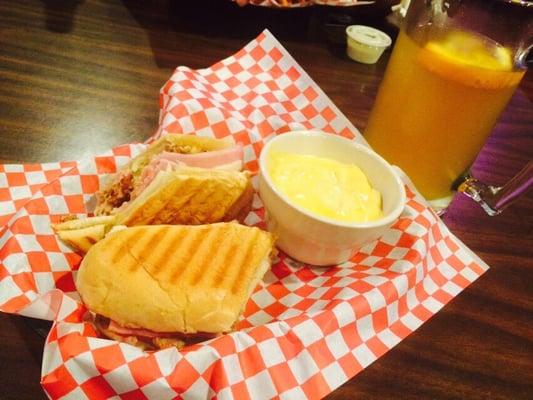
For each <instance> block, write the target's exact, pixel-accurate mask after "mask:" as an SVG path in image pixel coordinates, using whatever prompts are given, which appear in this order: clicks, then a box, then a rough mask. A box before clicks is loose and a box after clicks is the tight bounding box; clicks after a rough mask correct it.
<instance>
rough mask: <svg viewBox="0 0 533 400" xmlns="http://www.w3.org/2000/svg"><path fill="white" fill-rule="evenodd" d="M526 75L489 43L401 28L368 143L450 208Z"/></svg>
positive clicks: (465, 36) (430, 196)
mask: <svg viewBox="0 0 533 400" xmlns="http://www.w3.org/2000/svg"><path fill="white" fill-rule="evenodd" d="M524 73H525V71H514V70H513V58H512V52H511V51H510V50H508V49H507V48H505V47H502V46H500V45H498V44H497V43H495V42H494V41H491V40H490V39H487V38H484V37H480V36H478V35H475V34H472V33H467V32H462V31H449V32H447V33H445V34H442V35H441V36H440V37H430V38H429V39H425V40H424V41H422V40H416V41H415V40H413V39H412V38H411V37H409V36H407V34H406V33H405V32H403V30H402V31H400V34H399V36H398V39H397V42H396V45H395V48H394V50H393V53H392V56H391V59H390V61H389V65H388V67H387V71H386V73H385V77H384V79H383V82H382V83H381V86H380V89H379V92H378V95H377V98H376V102H375V104H374V107H373V109H372V112H371V114H370V119H369V122H368V126H367V129H366V131H365V138H366V139H367V141H368V142H369V143H370V145H371V146H372V147H373V148H374V150H376V151H377V152H378V153H380V154H381V155H382V156H383V157H384V158H386V159H387V160H388V161H389V162H391V163H393V164H396V165H398V166H399V167H400V168H402V169H403V170H404V171H405V172H406V173H407V175H409V177H410V178H411V179H412V180H413V182H414V184H415V185H416V187H417V189H418V190H419V191H420V192H421V193H422V194H423V195H424V196H425V197H426V198H427V199H428V200H438V199H443V201H444V202H446V199H451V196H452V183H453V182H454V181H455V180H456V179H457V178H458V177H459V176H460V175H461V174H462V173H463V172H465V171H466V170H467V169H468V168H469V167H470V165H471V164H472V162H473V161H474V159H475V157H476V155H477V154H478V152H479V151H480V150H481V147H482V146H483V143H484V142H485V139H486V138H487V136H488V135H489V133H490V131H491V129H492V128H493V126H494V125H495V123H496V120H497V118H498V116H499V115H500V113H501V112H502V110H503V109H504V107H505V105H506V104H507V102H508V101H509V99H510V98H511V96H512V94H513V92H514V90H515V89H516V87H517V86H518V84H519V82H520V79H521V78H522V77H523V75H524ZM448 201H449V200H448Z"/></svg>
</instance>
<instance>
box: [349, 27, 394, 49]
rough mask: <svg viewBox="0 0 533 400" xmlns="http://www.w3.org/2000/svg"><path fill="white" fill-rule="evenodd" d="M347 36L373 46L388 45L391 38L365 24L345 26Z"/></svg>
mask: <svg viewBox="0 0 533 400" xmlns="http://www.w3.org/2000/svg"><path fill="white" fill-rule="evenodd" d="M346 34H347V35H348V37H349V38H351V39H353V40H355V41H357V42H359V43H363V44H366V45H367V46H373V47H389V46H390V45H391V43H392V40H391V38H390V37H389V35H387V34H386V33H385V32H382V31H380V30H378V29H375V28H372V27H370V26H365V25H350V26H348V27H347V28H346Z"/></svg>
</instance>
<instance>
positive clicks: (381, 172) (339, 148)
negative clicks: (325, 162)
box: [259, 131, 405, 265]
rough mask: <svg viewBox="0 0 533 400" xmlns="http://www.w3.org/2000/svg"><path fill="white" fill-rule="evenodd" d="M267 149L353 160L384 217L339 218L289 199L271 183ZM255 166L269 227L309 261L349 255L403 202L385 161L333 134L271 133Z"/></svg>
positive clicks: (341, 259) (338, 259)
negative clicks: (378, 198)
mask: <svg viewBox="0 0 533 400" xmlns="http://www.w3.org/2000/svg"><path fill="white" fill-rule="evenodd" d="M272 150H277V151H284V152H289V153H295V154H310V155H315V156H319V157H326V158H331V159H334V160H337V161H339V162H343V163H347V164H355V165H357V166H358V167H359V168H361V170H362V171H363V172H364V173H365V175H366V176H367V177H368V179H369V180H370V183H371V184H372V186H373V187H374V188H375V189H376V190H378V191H379V192H380V193H381V196H382V202H383V217H382V218H380V219H379V220H376V221H371V222H361V223H356V222H354V223H351V222H342V221H336V220H333V219H331V218H328V217H323V216H320V215H317V214H315V213H313V212H311V211H307V210H305V209H303V208H302V207H300V206H298V205H296V204H294V203H293V202H291V201H290V200H289V199H288V198H287V196H285V195H284V194H283V193H281V192H280V191H279V190H278V189H277V188H276V187H275V186H274V184H273V182H272V179H271V178H270V176H269V173H268V162H269V161H268V160H269V158H268V154H269V152H270V151H272ZM259 170H260V176H259V195H260V196H261V199H262V200H263V203H264V205H265V210H266V222H267V227H268V230H269V231H270V232H272V233H274V234H275V235H276V236H277V238H278V239H277V246H278V247H279V248H280V249H281V250H283V251H284V252H285V253H287V254H288V255H289V256H290V257H292V258H294V259H296V260H299V261H302V262H305V263H308V264H313V265H333V264H339V263H342V262H344V261H347V260H349V259H350V258H351V257H352V256H353V254H354V253H355V252H357V250H358V249H360V248H361V247H362V246H364V245H365V244H368V243H369V242H371V241H373V240H375V239H377V238H379V237H380V236H382V235H383V234H384V233H385V231H386V230H387V229H388V228H389V227H390V226H391V225H392V224H393V223H394V222H395V221H396V220H397V219H398V217H399V216H400V214H401V212H402V210H403V208H404V205H405V189H404V186H403V183H402V182H401V181H400V179H399V178H398V176H397V175H396V174H395V172H394V170H393V169H392V167H391V166H390V164H388V163H387V162H386V161H385V160H384V159H383V158H381V157H380V156H379V155H377V154H376V153H375V152H373V151H372V150H371V149H369V148H367V147H366V146H364V145H361V144H358V143H355V142H353V141H350V140H348V139H346V138H343V137H341V136H338V135H332V134H326V133H322V132H317V131H298V132H289V133H285V134H282V135H279V136H276V137H275V138H273V139H271V140H270V141H269V142H268V143H267V144H266V145H265V147H264V148H263V150H262V152H261V155H260V157H259Z"/></svg>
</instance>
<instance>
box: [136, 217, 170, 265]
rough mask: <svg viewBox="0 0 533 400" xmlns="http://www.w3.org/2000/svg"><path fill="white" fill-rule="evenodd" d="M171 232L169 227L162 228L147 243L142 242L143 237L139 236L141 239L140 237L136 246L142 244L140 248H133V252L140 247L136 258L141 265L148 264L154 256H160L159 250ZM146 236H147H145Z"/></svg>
mask: <svg viewBox="0 0 533 400" xmlns="http://www.w3.org/2000/svg"><path fill="white" fill-rule="evenodd" d="M169 231H170V229H169V227H168V226H165V227H161V228H160V229H158V230H157V232H156V233H155V234H153V235H151V236H150V237H149V238H148V240H147V241H146V242H145V243H144V242H143V241H141V239H142V235H139V236H141V237H139V239H138V242H137V243H136V244H138V243H140V244H139V245H138V246H136V245H134V246H133V247H132V250H133V248H134V247H135V248H136V250H137V248H138V247H140V248H139V249H138V251H137V256H136V258H137V260H138V261H139V263H142V264H146V263H147V262H148V261H149V260H150V258H151V256H152V254H158V249H159V247H160V246H161V245H162V244H163V243H164V241H165V237H166V236H168V233H169ZM144 236H147V235H146V234H145V235H144ZM158 261H159V260H158Z"/></svg>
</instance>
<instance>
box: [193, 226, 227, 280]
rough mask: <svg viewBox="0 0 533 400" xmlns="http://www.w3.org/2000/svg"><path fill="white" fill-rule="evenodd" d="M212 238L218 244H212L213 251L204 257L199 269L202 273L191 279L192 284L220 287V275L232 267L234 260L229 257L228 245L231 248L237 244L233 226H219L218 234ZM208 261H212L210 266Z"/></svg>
mask: <svg viewBox="0 0 533 400" xmlns="http://www.w3.org/2000/svg"><path fill="white" fill-rule="evenodd" d="M211 239H212V241H213V243H216V244H217V245H216V246H212V247H211V248H210V249H211V252H210V253H209V254H208V255H206V256H205V257H204V259H203V261H202V263H201V264H202V265H201V268H200V269H199V271H200V273H199V274H196V275H195V276H194V278H193V279H192V280H191V284H192V285H200V286H205V285H207V287H210V286H212V287H218V285H219V283H220V275H222V276H223V274H224V272H225V271H226V270H227V269H228V268H231V265H232V264H231V263H232V260H231V257H229V258H228V256H231V252H230V251H228V247H229V250H231V248H232V247H233V246H235V245H236V243H235V238H234V235H233V232H232V227H231V226H229V225H222V226H220V227H217V236H216V237H215V238H211ZM207 261H209V262H210V263H211V265H210V266H209V267H207V266H206V264H207ZM217 278H218V279H217Z"/></svg>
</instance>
